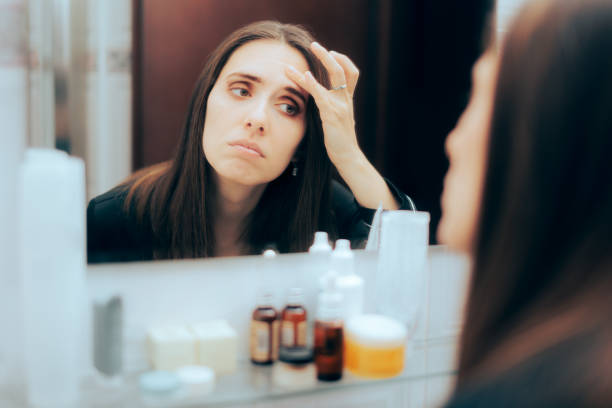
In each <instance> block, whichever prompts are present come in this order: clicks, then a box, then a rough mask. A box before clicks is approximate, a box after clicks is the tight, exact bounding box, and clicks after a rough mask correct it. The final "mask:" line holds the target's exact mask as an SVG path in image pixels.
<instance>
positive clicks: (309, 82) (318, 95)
mask: <svg viewBox="0 0 612 408" xmlns="http://www.w3.org/2000/svg"><path fill="white" fill-rule="evenodd" d="M285 74H286V75H287V76H288V77H289V79H291V80H292V81H294V82H295V83H296V84H298V85H299V86H300V87H301V88H302V89H304V90H306V92H308V93H309V94H310V95H312V97H313V98H314V99H315V102H316V103H317V106H320V103H321V102H323V100H325V97H326V93H327V92H328V91H327V89H325V87H324V86H323V85H321V84H320V83H319V82H318V81H317V80H316V79H315V78H314V77H313V76H312V73H310V71H306V73H305V74H302V73H301V72H299V71H298V70H297V69H295V68H294V67H292V66H291V65H289V66H287V67H286V68H285Z"/></svg>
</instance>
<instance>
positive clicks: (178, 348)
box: [148, 326, 196, 370]
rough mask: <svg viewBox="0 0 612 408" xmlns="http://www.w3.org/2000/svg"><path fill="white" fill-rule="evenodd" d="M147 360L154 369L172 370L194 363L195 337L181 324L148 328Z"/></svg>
mask: <svg viewBox="0 0 612 408" xmlns="http://www.w3.org/2000/svg"><path fill="white" fill-rule="evenodd" d="M148 340H149V360H150V362H151V364H152V365H153V368H154V369H156V370H174V369H176V368H179V367H183V366H188V365H194V364H196V339H195V336H194V335H193V333H192V332H191V331H189V330H188V329H187V328H186V327H182V326H167V327H158V328H153V329H151V330H149V337H148Z"/></svg>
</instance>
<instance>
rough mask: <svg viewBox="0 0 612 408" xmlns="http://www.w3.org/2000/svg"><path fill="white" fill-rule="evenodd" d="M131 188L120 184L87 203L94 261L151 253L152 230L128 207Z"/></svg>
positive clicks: (89, 253)
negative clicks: (145, 227)
mask: <svg viewBox="0 0 612 408" xmlns="http://www.w3.org/2000/svg"><path fill="white" fill-rule="evenodd" d="M127 192H128V190H127V188H122V187H116V188H114V189H112V190H110V191H108V192H106V193H104V194H101V195H99V196H97V197H95V198H93V199H92V200H91V201H90V202H89V204H88V206H87V256H88V261H89V262H90V263H92V262H93V263H95V262H122V261H130V260H140V259H146V258H148V257H149V255H147V253H148V249H149V248H148V243H149V242H151V238H152V237H151V236H150V234H146V233H144V229H143V228H142V227H141V226H140V225H139V223H138V221H137V220H136V218H135V216H134V215H132V214H131V213H130V212H128V211H126V209H125V200H126V197H127Z"/></svg>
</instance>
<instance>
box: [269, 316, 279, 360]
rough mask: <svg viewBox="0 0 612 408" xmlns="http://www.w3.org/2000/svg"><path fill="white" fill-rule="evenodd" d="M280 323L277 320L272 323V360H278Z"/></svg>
mask: <svg viewBox="0 0 612 408" xmlns="http://www.w3.org/2000/svg"><path fill="white" fill-rule="evenodd" d="M279 329H280V322H279V321H278V320H275V321H273V322H272V353H271V354H272V360H274V361H276V360H278V343H279V334H280V333H279Z"/></svg>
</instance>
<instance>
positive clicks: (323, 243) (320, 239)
mask: <svg viewBox="0 0 612 408" xmlns="http://www.w3.org/2000/svg"><path fill="white" fill-rule="evenodd" d="M331 250H332V248H331V245H329V238H328V236H327V232H325V231H317V232H315V236H314V242H313V244H312V246H311V247H310V249H309V250H308V252H310V253H329V252H331Z"/></svg>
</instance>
